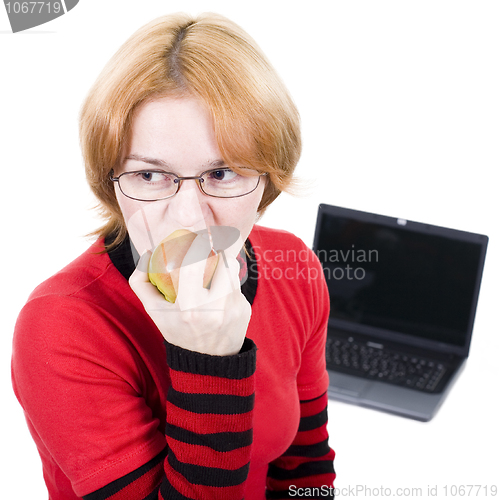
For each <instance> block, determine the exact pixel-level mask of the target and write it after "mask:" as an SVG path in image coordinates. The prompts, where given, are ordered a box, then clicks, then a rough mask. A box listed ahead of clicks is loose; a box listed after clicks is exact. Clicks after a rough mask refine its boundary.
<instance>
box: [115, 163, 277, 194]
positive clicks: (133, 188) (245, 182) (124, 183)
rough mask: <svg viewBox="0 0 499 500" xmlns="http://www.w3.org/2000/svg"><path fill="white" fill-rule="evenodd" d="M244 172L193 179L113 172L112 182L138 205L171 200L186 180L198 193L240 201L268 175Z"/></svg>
mask: <svg viewBox="0 0 499 500" xmlns="http://www.w3.org/2000/svg"><path fill="white" fill-rule="evenodd" d="M241 170H243V172H244V175H242V174H238V173H236V172H234V171H233V170H231V169H230V168H215V169H212V170H206V171H205V172H203V173H201V174H200V175H199V176H194V177H179V176H178V175H176V174H172V173H171V172H165V171H164V170H136V171H133V172H124V173H122V174H120V175H118V177H114V170H111V172H110V174H109V178H110V180H112V181H113V182H117V183H118V186H119V188H120V190H121V192H122V193H123V194H124V195H125V196H126V197H128V198H131V199H132V200H137V201H159V200H166V199H167V198H171V197H172V196H175V195H176V194H177V192H178V190H179V189H180V186H181V185H182V182H183V181H187V180H195V181H196V183H197V185H198V187H199V189H200V190H201V191H202V192H203V193H204V194H206V195H207V196H213V197H214V198H238V197H239V196H245V195H247V194H250V193H252V192H253V191H254V190H255V189H256V188H257V187H258V184H259V183H260V177H262V176H263V175H267V174H266V173H263V174H261V173H260V172H257V171H256V170H252V169H250V168H245V169H241Z"/></svg>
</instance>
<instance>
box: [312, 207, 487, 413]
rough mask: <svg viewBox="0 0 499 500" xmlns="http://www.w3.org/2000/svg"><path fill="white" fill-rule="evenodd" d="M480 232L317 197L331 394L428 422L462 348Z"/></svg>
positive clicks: (477, 271)
mask: <svg viewBox="0 0 499 500" xmlns="http://www.w3.org/2000/svg"><path fill="white" fill-rule="evenodd" d="M487 244H488V237H487V236H484V235H480V234H474V233H469V232H464V231H458V230H455V229H448V228H443V227H438V226H433V225H430V224H422V223H418V222H412V221H408V220H405V219H398V218H394V217H387V216H383V215H377V214H372V213H367V212H360V211H357V210H351V209H346V208H341V207H336V206H331V205H325V204H321V205H320V206H319V210H318V216H317V224H316V229H315V236H314V245H313V250H314V252H315V253H316V255H317V256H318V258H319V260H320V262H321V264H322V267H323V270H324V275H325V277H326V281H327V285H328V289H329V295H330V301H331V312H330V317H329V325H328V337H327V343H326V363H327V369H328V371H329V378H330V386H329V389H328V395H329V397H330V398H331V399H334V400H339V401H343V402H347V403H353V404H357V405H360V406H365V407H369V408H374V409H377V410H381V411H385V412H389V413H393V414H396V415H401V416H404V417H409V418H413V419H416V420H421V421H428V420H430V419H431V418H432V417H433V416H434V415H435V413H436V412H437V410H438V408H439V407H440V405H441V404H442V402H443V401H444V399H445V397H446V396H447V394H448V393H449V390H450V389H451V387H452V385H453V384H454V382H455V381H456V379H457V377H458V376H459V374H460V373H461V372H462V370H463V368H464V366H465V363H466V360H467V358H468V355H469V350H470V342H471V334H472V330H473V322H474V318H475V312H476V308H477V302H478V294H479V289H480V282H481V278H482V272H483V266H484V261H485V253H486V249H487Z"/></svg>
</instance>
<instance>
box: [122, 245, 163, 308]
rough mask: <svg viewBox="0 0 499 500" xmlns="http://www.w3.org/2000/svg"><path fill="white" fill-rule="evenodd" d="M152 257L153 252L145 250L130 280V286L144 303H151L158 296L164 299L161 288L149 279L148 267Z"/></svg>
mask: <svg viewBox="0 0 499 500" xmlns="http://www.w3.org/2000/svg"><path fill="white" fill-rule="evenodd" d="M150 258H151V252H150V251H146V252H144V254H143V255H142V256H141V257H140V259H139V262H138V264H137V267H136V268H135V271H134V272H133V273H132V275H131V276H130V279H129V280H128V283H129V284H130V288H131V289H132V290H133V291H134V292H135V295H137V297H138V298H139V299H140V301H141V302H142V303H143V304H144V305H145V304H151V303H152V302H153V301H156V300H157V299H158V297H159V298H161V299H162V300H164V298H163V296H162V295H161V292H159V290H158V289H157V288H156V287H155V286H154V285H153V284H152V283H151V282H150V281H149V273H148V267H149V260H150Z"/></svg>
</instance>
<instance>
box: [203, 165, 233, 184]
mask: <svg viewBox="0 0 499 500" xmlns="http://www.w3.org/2000/svg"><path fill="white" fill-rule="evenodd" d="M209 177H210V179H213V180H214V181H231V180H233V179H235V178H236V177H237V174H236V173H235V172H233V171H232V170H230V168H222V169H219V170H212V171H211V172H210V173H209Z"/></svg>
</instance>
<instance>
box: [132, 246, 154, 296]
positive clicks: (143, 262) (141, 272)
mask: <svg viewBox="0 0 499 500" xmlns="http://www.w3.org/2000/svg"><path fill="white" fill-rule="evenodd" d="M151 255H152V254H151V251H150V250H146V251H145V252H144V253H143V254H142V255H141V257H140V259H139V262H138V263H137V267H136V268H135V271H134V272H133V273H132V275H131V276H130V279H129V280H128V282H129V283H130V286H131V287H132V289H133V288H134V287H133V285H134V284H135V283H137V284H139V283H145V282H148V281H149V276H148V268H149V260H150V259H151Z"/></svg>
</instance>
